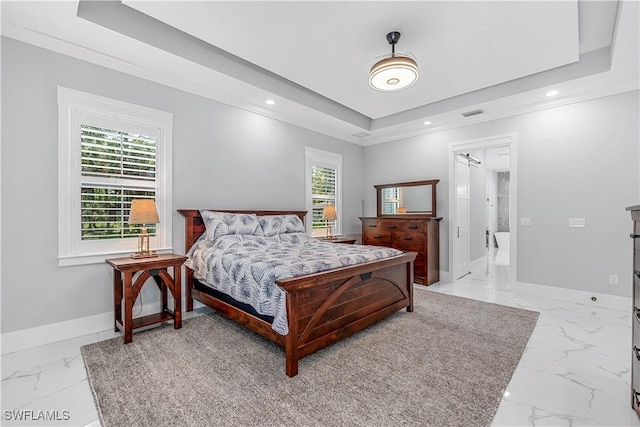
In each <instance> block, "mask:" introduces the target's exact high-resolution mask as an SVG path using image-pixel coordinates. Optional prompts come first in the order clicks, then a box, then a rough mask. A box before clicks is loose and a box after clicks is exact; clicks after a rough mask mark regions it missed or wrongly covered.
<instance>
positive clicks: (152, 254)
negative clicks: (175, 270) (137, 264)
mask: <svg viewBox="0 0 640 427" xmlns="http://www.w3.org/2000/svg"><path fill="white" fill-rule="evenodd" d="M157 256H158V254H157V253H156V252H155V251H151V252H147V253H142V252H136V253H135V254H133V255H131V258H134V259H139V258H156V257H157Z"/></svg>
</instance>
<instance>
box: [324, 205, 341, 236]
mask: <svg viewBox="0 0 640 427" xmlns="http://www.w3.org/2000/svg"><path fill="white" fill-rule="evenodd" d="M322 219H324V220H325V221H327V239H331V238H333V236H332V235H331V225H330V224H331V221H335V220H336V219H338V216H337V215H336V207H335V206H325V207H324V209H322Z"/></svg>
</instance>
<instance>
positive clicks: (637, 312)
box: [633, 307, 640, 321]
mask: <svg viewBox="0 0 640 427" xmlns="http://www.w3.org/2000/svg"><path fill="white" fill-rule="evenodd" d="M633 313H634V314H635V315H636V319H638V321H640V308H638V307H634V308H633Z"/></svg>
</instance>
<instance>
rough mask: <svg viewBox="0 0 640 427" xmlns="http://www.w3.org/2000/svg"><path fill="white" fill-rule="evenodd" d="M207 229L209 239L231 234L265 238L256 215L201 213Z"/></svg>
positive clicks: (203, 211)
mask: <svg viewBox="0 0 640 427" xmlns="http://www.w3.org/2000/svg"><path fill="white" fill-rule="evenodd" d="M200 215H201V216H202V219H203V221H204V226H205V228H206V229H207V232H206V234H207V238H208V239H209V240H215V239H217V238H218V237H220V236H226V235H229V234H244V235H247V234H248V235H252V236H264V233H263V232H262V227H260V223H259V222H258V216H257V215H256V214H240V213H230V212H214V211H205V210H202V211H200Z"/></svg>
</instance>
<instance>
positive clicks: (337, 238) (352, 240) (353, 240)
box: [316, 237, 357, 245]
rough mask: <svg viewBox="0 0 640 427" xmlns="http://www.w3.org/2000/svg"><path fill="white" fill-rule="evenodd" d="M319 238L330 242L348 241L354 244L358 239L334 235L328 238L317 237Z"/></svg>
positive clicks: (347, 242)
mask: <svg viewBox="0 0 640 427" xmlns="http://www.w3.org/2000/svg"><path fill="white" fill-rule="evenodd" d="M316 238H317V239H318V240H320V241H321V242H330V243H346V244H349V245H353V244H354V243H355V242H356V240H357V239H348V238H346V237H333V238H326V237H316Z"/></svg>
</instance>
